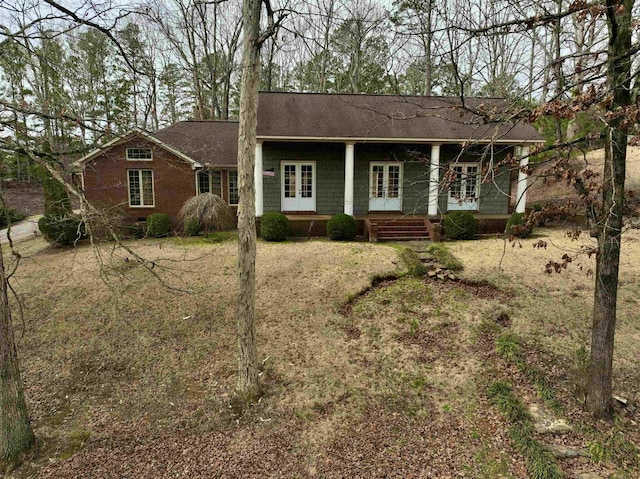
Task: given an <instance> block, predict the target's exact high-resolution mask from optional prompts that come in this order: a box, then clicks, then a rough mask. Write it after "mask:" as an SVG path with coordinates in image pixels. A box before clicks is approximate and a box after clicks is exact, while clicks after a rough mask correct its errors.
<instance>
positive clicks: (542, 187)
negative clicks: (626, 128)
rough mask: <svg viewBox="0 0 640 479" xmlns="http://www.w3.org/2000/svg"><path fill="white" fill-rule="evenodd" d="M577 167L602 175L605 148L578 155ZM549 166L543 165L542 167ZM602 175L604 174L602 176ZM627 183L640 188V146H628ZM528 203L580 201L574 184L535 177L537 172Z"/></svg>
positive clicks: (633, 187) (531, 183)
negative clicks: (569, 184)
mask: <svg viewBox="0 0 640 479" xmlns="http://www.w3.org/2000/svg"><path fill="white" fill-rule="evenodd" d="M575 165H576V168H577V169H579V170H583V169H586V168H589V169H591V170H593V171H596V172H599V173H600V174H601V175H602V168H603V167H604V150H603V149H599V150H594V151H591V152H589V153H587V155H585V156H580V157H577V158H576V160H575ZM546 168H547V166H545V165H543V166H542V169H546ZM601 177H602V176H601ZM625 182H626V184H625V187H626V189H628V190H635V191H638V190H640V147H638V146H628V147H627V163H626V180H625ZM527 200H528V203H529V204H530V205H531V204H534V203H547V202H549V201H552V200H563V201H567V200H572V201H579V198H578V194H577V192H576V190H575V188H573V186H568V185H567V184H566V182H564V181H555V180H553V179H547V181H546V182H545V181H543V179H542V178H535V173H534V174H533V176H532V177H531V181H530V183H529V189H528V191H527Z"/></svg>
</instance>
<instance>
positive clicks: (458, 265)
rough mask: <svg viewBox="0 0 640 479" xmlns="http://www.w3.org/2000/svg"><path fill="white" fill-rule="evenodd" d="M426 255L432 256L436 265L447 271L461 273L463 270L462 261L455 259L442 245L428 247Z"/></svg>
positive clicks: (436, 244)
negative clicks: (438, 264) (436, 262)
mask: <svg viewBox="0 0 640 479" xmlns="http://www.w3.org/2000/svg"><path fill="white" fill-rule="evenodd" d="M427 253H429V254H430V255H432V256H433V257H434V258H435V259H436V260H437V261H438V263H440V264H441V265H442V266H444V267H445V268H447V269H448V270H449V271H462V270H463V269H464V265H463V264H462V261H460V260H459V259H458V258H456V257H455V256H454V255H453V254H452V253H451V251H449V248H447V246H446V245H445V244H444V243H435V244H433V245H431V246H429V249H428V250H427Z"/></svg>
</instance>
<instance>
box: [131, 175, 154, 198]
mask: <svg viewBox="0 0 640 479" xmlns="http://www.w3.org/2000/svg"><path fill="white" fill-rule="evenodd" d="M127 174H128V180H129V182H128V184H129V206H135V207H143V206H147V207H151V206H154V204H155V203H154V199H153V171H152V170H128V172H127Z"/></svg>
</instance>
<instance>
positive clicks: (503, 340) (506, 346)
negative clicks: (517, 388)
mask: <svg viewBox="0 0 640 479" xmlns="http://www.w3.org/2000/svg"><path fill="white" fill-rule="evenodd" d="M496 352H497V353H498V355H499V356H501V357H503V358H504V359H506V360H507V361H509V362H511V363H514V364H516V365H518V366H519V365H520V364H521V363H522V362H523V359H522V346H520V342H519V339H518V336H516V334H514V333H504V334H502V335H500V336H498V337H497V338H496Z"/></svg>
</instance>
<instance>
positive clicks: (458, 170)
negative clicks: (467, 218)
mask: <svg viewBox="0 0 640 479" xmlns="http://www.w3.org/2000/svg"><path fill="white" fill-rule="evenodd" d="M451 169H452V170H453V172H454V173H455V178H454V180H453V182H452V183H451V185H450V186H449V195H448V201H447V208H448V210H449V211H452V210H469V211H476V210H478V206H479V201H478V198H479V196H480V165H479V164H478V163H460V164H457V165H454V166H452V167H451Z"/></svg>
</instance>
